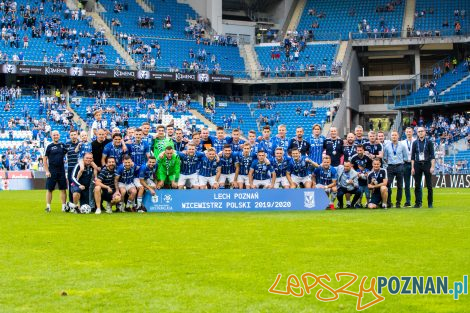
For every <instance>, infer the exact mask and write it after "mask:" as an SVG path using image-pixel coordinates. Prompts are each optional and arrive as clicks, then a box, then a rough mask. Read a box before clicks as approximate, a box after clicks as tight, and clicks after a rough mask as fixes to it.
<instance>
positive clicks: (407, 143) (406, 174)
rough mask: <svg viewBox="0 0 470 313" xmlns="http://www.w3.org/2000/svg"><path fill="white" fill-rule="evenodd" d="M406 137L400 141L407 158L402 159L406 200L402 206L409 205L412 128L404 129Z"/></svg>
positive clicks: (407, 206) (406, 206)
mask: <svg viewBox="0 0 470 313" xmlns="http://www.w3.org/2000/svg"><path fill="white" fill-rule="evenodd" d="M405 134H406V139H404V140H402V141H401V144H402V145H404V146H405V150H406V153H407V159H406V160H404V161H405V162H404V172H403V179H404V181H405V197H406V202H405V205H404V207H405V208H409V207H411V192H410V187H411V147H412V146H413V141H414V139H413V128H411V127H407V128H406V130H405Z"/></svg>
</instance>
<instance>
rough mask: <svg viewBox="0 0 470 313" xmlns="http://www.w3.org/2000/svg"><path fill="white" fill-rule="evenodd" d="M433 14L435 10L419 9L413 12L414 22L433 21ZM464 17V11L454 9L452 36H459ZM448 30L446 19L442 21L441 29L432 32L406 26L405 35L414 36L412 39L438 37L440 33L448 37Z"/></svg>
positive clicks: (430, 8) (431, 8)
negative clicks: (418, 20)
mask: <svg viewBox="0 0 470 313" xmlns="http://www.w3.org/2000/svg"><path fill="white" fill-rule="evenodd" d="M434 12H435V9H434V8H433V7H429V8H420V9H418V10H416V11H415V14H414V16H415V20H417V19H426V18H428V19H434ZM465 17H466V11H465V9H455V10H454V21H453V29H454V31H453V34H455V35H460V34H461V31H462V22H463V21H464V20H465ZM449 28H450V23H449V20H448V19H447V18H446V19H445V20H444V21H442V28H441V29H434V30H429V29H426V30H420V29H412V28H411V27H409V26H408V28H407V33H408V36H409V37H411V36H414V37H431V36H440V35H441V31H444V32H446V35H450V33H448V29H449Z"/></svg>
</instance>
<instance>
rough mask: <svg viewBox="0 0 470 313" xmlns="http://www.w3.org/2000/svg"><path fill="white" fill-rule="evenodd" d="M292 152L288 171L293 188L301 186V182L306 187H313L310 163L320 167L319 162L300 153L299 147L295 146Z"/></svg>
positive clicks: (288, 177) (287, 174)
mask: <svg viewBox="0 0 470 313" xmlns="http://www.w3.org/2000/svg"><path fill="white" fill-rule="evenodd" d="M291 154H292V158H291V159H290V160H289V167H288V169H287V172H286V176H287V179H288V180H289V182H290V186H291V188H300V187H301V184H303V185H304V188H312V178H311V177H312V176H311V175H310V170H309V165H312V166H313V167H318V164H317V163H315V162H313V161H312V160H310V159H309V158H307V157H305V156H303V155H300V150H299V149H297V148H293V149H292V150H291Z"/></svg>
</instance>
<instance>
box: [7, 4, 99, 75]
mask: <svg viewBox="0 0 470 313" xmlns="http://www.w3.org/2000/svg"><path fill="white" fill-rule="evenodd" d="M46 4H47V3H45V2H40V3H38V2H35V3H34V5H30V4H27V5H23V4H22V5H21V6H20V9H19V12H18V11H17V4H16V2H14V1H7V2H1V4H0V12H1V14H2V18H1V39H2V42H3V45H4V46H9V47H11V48H17V49H20V48H21V49H28V48H29V47H30V45H29V43H30V40H31V38H43V39H44V40H45V41H46V42H47V43H51V44H54V45H56V46H58V47H60V48H61V49H62V51H61V52H59V53H57V54H55V53H50V52H49V51H47V49H43V50H42V57H41V60H26V59H25V56H24V52H23V51H19V52H18V53H16V52H14V53H12V54H11V55H8V53H6V52H3V51H0V64H1V63H13V64H24V63H25V62H26V61H28V62H31V61H40V62H42V64H43V65H45V66H62V65H64V64H65V63H69V62H70V63H71V64H72V66H81V65H89V66H93V67H102V66H104V65H105V64H107V58H106V55H105V52H104V50H103V48H102V47H100V46H104V45H108V41H107V39H106V37H105V35H104V33H105V32H104V29H100V30H97V31H78V30H77V28H74V27H66V26H64V23H63V21H65V20H76V21H79V20H81V21H84V22H86V23H88V26H90V27H92V22H93V20H92V17H91V16H87V14H86V10H85V9H83V8H79V9H76V10H70V9H69V8H67V6H66V5H65V3H64V2H63V1H54V2H52V4H51V10H52V13H51V12H48V10H45V5H46ZM20 16H21V17H22V22H20V18H19V17H20ZM83 39H88V40H89V44H87V45H84V44H83V41H84V40H83ZM31 48H35V47H31ZM67 51H70V52H72V56H71V57H70V58H67V57H66V52H67Z"/></svg>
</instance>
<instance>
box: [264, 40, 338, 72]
mask: <svg viewBox="0 0 470 313" xmlns="http://www.w3.org/2000/svg"><path fill="white" fill-rule="evenodd" d="M338 47H339V46H338V45H337V44H306V45H305V46H303V47H302V46H300V47H299V48H296V49H290V50H291V51H290V52H289V53H287V49H286V48H283V47H279V46H256V48H255V50H256V53H257V55H258V59H259V62H260V65H261V66H262V68H263V71H264V76H267V77H286V76H331V75H337V74H338V73H339V71H338V69H337V68H336V62H335V56H336V54H337V51H338ZM292 50H296V51H292ZM297 50H299V52H297Z"/></svg>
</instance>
